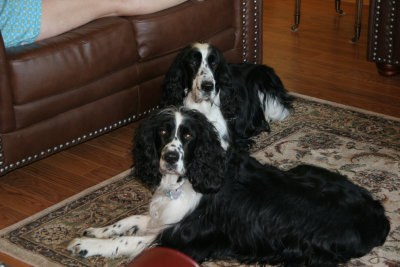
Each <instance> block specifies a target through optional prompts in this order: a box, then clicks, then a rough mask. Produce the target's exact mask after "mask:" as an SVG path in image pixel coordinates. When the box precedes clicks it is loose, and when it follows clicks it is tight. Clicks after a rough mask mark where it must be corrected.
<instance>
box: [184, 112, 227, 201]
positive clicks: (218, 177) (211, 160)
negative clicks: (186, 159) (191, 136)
mask: <svg viewBox="0 0 400 267" xmlns="http://www.w3.org/2000/svg"><path fill="white" fill-rule="evenodd" d="M189 112H192V113H193V114H194V115H193V117H195V118H196V120H197V121H198V124H197V125H198V129H199V131H198V133H197V134H198V136H197V140H196V146H195V149H194V152H193V159H192V161H191V163H190V164H189V165H188V167H187V170H186V177H187V178H188V179H189V181H190V183H191V184H192V186H193V188H194V189H195V191H197V192H200V193H202V194H208V193H213V192H217V191H218V190H219V189H220V187H221V186H222V185H223V182H224V177H225V175H224V174H225V156H226V155H225V151H224V150H223V149H222V147H221V143H220V140H219V137H218V134H217V131H216V129H215V128H214V126H213V125H212V124H211V123H210V122H209V121H208V120H207V118H206V117H205V116H204V115H203V114H201V113H199V112H197V111H189Z"/></svg>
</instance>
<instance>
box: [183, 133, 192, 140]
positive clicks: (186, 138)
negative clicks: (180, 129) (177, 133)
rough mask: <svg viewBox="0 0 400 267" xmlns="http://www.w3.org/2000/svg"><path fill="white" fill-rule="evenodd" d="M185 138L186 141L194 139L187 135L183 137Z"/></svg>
mask: <svg viewBox="0 0 400 267" xmlns="http://www.w3.org/2000/svg"><path fill="white" fill-rule="evenodd" d="M183 138H185V140H186V141H188V140H190V139H192V136H191V135H190V134H185V135H184V136H183Z"/></svg>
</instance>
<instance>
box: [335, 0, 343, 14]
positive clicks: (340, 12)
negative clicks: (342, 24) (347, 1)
mask: <svg viewBox="0 0 400 267" xmlns="http://www.w3.org/2000/svg"><path fill="white" fill-rule="evenodd" d="M335 9H336V12H337V13H339V15H342V14H343V10H341V9H340V0H335Z"/></svg>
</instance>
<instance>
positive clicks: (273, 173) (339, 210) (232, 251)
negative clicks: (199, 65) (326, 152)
mask: <svg viewBox="0 0 400 267" xmlns="http://www.w3.org/2000/svg"><path fill="white" fill-rule="evenodd" d="M180 112H182V113H183V114H184V117H185V122H184V127H191V129H193V130H194V132H195V133H196V134H195V136H196V138H195V142H193V143H192V145H190V146H189V145H188V146H187V147H186V148H185V149H187V151H185V162H186V163H185V164H187V166H190V167H188V171H187V172H186V173H185V175H184V178H186V179H188V180H189V181H190V182H191V183H192V184H193V186H194V190H195V191H198V192H201V193H203V196H202V198H201V200H200V203H199V204H198V206H197V207H196V208H195V209H194V210H192V211H191V212H189V213H188V214H186V216H185V217H184V218H183V219H182V220H181V221H180V222H178V223H176V224H173V225H170V226H169V227H168V228H166V229H165V230H163V231H162V232H161V233H160V234H159V236H158V238H157V240H156V243H157V245H159V246H165V247H170V248H174V249H177V250H180V251H182V252H183V253H185V254H187V255H189V256H190V257H192V258H194V259H195V260H196V261H198V262H203V261H206V260H211V259H215V260H225V259H235V260H238V261H239V262H242V263H259V264H281V265H283V266H304V265H305V266H315V267H317V266H318V267H322V266H324V267H325V266H337V265H338V264H339V263H344V262H346V261H348V260H350V259H351V258H354V257H361V256H363V255H365V254H366V253H368V252H369V251H370V250H371V249H372V248H373V247H375V246H380V245H382V244H383V243H384V242H385V239H386V236H387V234H388V232H389V229H390V225H389V222H388V220H387V218H386V217H385V211H384V209H383V207H382V205H381V204H380V202H379V201H376V200H374V199H373V198H372V196H371V195H370V193H369V192H368V191H367V190H365V189H364V188H361V187H359V186H357V185H355V184H353V183H352V182H350V181H349V180H348V179H347V178H346V177H344V176H342V175H340V174H338V173H333V172H330V171H327V170H325V169H322V168H319V167H314V166H309V165H300V166H298V167H295V168H293V169H291V170H289V171H286V172H285V171H281V170H279V169H277V168H275V167H272V166H269V165H262V164H260V163H259V162H258V161H256V160H255V159H253V158H252V157H250V156H249V154H248V152H246V151H237V150H235V149H234V148H233V147H230V148H229V149H228V150H227V152H226V153H225V152H224V151H223V150H222V148H221V147H220V146H219V145H218V137H217V134H216V133H215V129H214V128H213V127H212V125H211V124H210V123H209V122H208V121H207V120H206V118H205V117H204V116H203V115H202V114H199V113H198V112H196V111H188V110H182V109H181V110H180ZM191 122H193V123H191ZM160 123H161V124H163V123H166V121H165V113H163V112H161V113H158V114H156V115H154V116H152V117H150V118H149V119H148V120H146V121H145V122H143V124H142V126H141V127H140V128H139V129H138V130H137V134H136V142H135V146H136V148H135V149H134V158H135V164H136V170H137V171H136V174H137V175H138V177H140V178H141V179H143V180H144V181H145V182H146V183H147V184H150V185H153V186H157V184H158V183H159V174H157V172H158V165H157V163H156V162H157V161H158V160H159V151H160V149H161V147H160V146H162V144H161V143H158V141H157V140H158V139H157V137H156V136H155V134H154V132H155V131H154V129H157V127H158V126H157V125H159V124H160ZM151 129H153V130H151ZM194 132H193V133H194ZM146 147H147V149H146V152H145V153H143V151H142V150H143V149H145V148H146ZM190 151H192V152H190ZM150 152H151V153H150ZM186 157H188V158H186ZM148 162H151V163H150V164H148ZM140 164H145V166H140ZM151 168H153V169H151ZM149 174H152V176H151V177H150V176H149ZM151 179H153V180H152V181H151Z"/></svg>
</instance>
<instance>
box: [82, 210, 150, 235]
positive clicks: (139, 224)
mask: <svg viewBox="0 0 400 267" xmlns="http://www.w3.org/2000/svg"><path fill="white" fill-rule="evenodd" d="M149 221H150V216H147V215H134V216H130V217H128V218H125V219H122V220H120V221H118V222H116V223H114V224H112V225H109V226H105V227H100V228H93V227H90V228H88V229H86V230H85V232H84V236H88V237H95V238H109V237H114V236H121V235H143V234H145V233H146V231H147V225H148V223H149Z"/></svg>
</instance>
